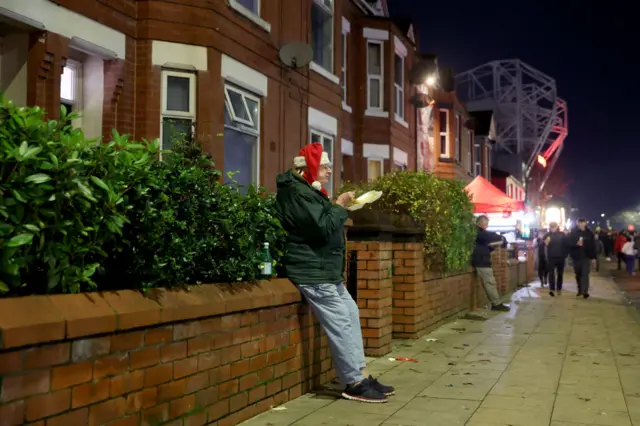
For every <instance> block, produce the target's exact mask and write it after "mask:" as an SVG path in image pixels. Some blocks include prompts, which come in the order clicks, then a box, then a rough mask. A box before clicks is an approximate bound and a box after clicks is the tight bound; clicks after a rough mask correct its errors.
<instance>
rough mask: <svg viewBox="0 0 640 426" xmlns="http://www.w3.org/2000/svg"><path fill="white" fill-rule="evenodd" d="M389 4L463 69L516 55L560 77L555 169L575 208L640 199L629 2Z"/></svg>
mask: <svg viewBox="0 0 640 426" xmlns="http://www.w3.org/2000/svg"><path fill="white" fill-rule="evenodd" d="M388 2H389V7H390V9H391V13H392V16H399V17H413V18H412V19H413V22H414V26H415V29H416V32H417V33H418V37H419V40H420V41H419V44H420V50H421V51H422V52H423V53H435V54H437V55H438V63H439V64H440V65H441V66H451V67H453V68H454V70H455V72H456V73H458V72H462V71H466V70H468V69H471V68H474V67H476V66H478V65H481V64H484V63H486V62H489V61H492V60H498V59H516V58H518V59H521V60H522V61H524V62H526V63H528V64H529V65H531V66H532V67H534V68H537V69H538V70H540V71H542V72H544V73H545V74H547V75H549V76H551V77H554V78H555V79H556V86H557V88H558V94H559V96H560V97H562V98H563V99H565V100H566V101H567V104H568V122H569V136H568V138H567V139H566V140H565V147H564V151H563V152H562V155H561V159H560V160H559V162H558V164H557V166H556V169H561V171H560V173H563V174H565V175H566V176H567V178H568V179H569V180H570V181H571V186H570V188H571V189H570V194H569V195H570V196H571V199H572V201H573V204H574V207H578V208H579V214H580V215H581V216H585V217H587V218H588V219H594V220H596V219H600V217H599V216H600V213H603V212H604V213H606V214H607V215H609V214H612V213H615V212H616V211H618V210H621V209H623V208H625V207H629V206H638V205H640V179H638V177H639V176H640V167H638V161H640V141H639V140H638V135H639V134H640V131H639V130H637V129H635V126H636V125H640V115H639V114H638V112H637V111H636V108H637V107H638V104H639V103H640V102H639V101H640V58H639V57H638V52H639V51H640V46H639V44H640V27H639V26H638V25H637V16H634V15H635V14H634V13H633V12H632V10H631V9H630V7H629V4H630V3H627V4H626V5H625V4H624V3H623V2H622V1H618V0H617V1H608V2H606V3H598V2H592V3H590V2H578V1H572V0H561V1H556V2H545V1H535V0H532V1H528V2H520V1H513V0H512V1H504V0H499V1H491V2H489V1H468V0H461V1H440V2H431V1H425V0H388ZM587 4H590V5H591V6H590V7H588V6H586V5H587Z"/></svg>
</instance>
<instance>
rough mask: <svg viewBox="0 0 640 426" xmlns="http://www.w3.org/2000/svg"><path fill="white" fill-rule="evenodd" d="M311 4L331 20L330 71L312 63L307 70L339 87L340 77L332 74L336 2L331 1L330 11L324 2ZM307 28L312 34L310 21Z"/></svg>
mask: <svg viewBox="0 0 640 426" xmlns="http://www.w3.org/2000/svg"><path fill="white" fill-rule="evenodd" d="M312 2H313V3H315V4H316V5H318V6H319V7H321V8H323V9H324V10H326V11H328V12H329V13H330V14H331V20H332V25H331V55H330V58H331V66H330V67H329V68H330V69H326V68H325V67H323V66H322V65H320V64H318V63H316V62H313V61H312V62H311V63H310V64H309V69H311V71H314V72H316V73H317V74H320V75H321V76H323V77H324V78H326V79H327V80H329V81H331V82H333V83H335V84H338V85H339V84H340V77H338V76H337V75H335V74H334V70H335V67H336V64H335V62H336V61H335V52H336V40H335V38H336V36H335V28H336V13H335V11H336V2H335V0H331V9H329V8H328V7H327V5H326V4H325V3H324V2H325V0H312ZM309 13H311V10H309ZM309 16H310V15H309ZM309 27H310V29H311V31H312V32H313V27H312V25H311V21H310V24H309Z"/></svg>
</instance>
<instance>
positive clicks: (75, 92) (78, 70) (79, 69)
mask: <svg viewBox="0 0 640 426" xmlns="http://www.w3.org/2000/svg"><path fill="white" fill-rule="evenodd" d="M64 68H68V69H69V70H71V71H73V76H72V81H71V97H72V98H73V99H66V98H63V97H62V94H61V95H60V103H66V104H71V105H72V106H73V108H72V112H74V113H76V114H79V117H78V118H76V119H74V120H72V122H71V125H72V126H73V127H75V128H82V109H83V107H84V105H83V98H84V94H83V86H84V84H83V82H84V75H83V64H82V63H81V62H78V61H74V60H73V59H67V62H66V64H65V66H64ZM63 72H64V70H63ZM101 89H102V88H100V90H101ZM67 113H69V111H67Z"/></svg>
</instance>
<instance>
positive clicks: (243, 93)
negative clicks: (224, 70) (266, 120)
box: [224, 83, 260, 132]
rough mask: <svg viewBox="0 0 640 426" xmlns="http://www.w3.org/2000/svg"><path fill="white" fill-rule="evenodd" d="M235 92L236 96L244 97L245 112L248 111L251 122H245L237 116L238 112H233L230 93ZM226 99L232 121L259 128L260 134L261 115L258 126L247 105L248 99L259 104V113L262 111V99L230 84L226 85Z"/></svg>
mask: <svg viewBox="0 0 640 426" xmlns="http://www.w3.org/2000/svg"><path fill="white" fill-rule="evenodd" d="M230 91H231V92H235V93H236V94H238V95H240V96H241V97H242V104H243V106H244V108H245V110H246V111H247V116H248V117H249V120H245V119H244V118H240V117H238V116H236V112H235V111H234V110H233V104H232V103H231V97H230V96H229V92H230ZM224 99H225V102H227V103H228V105H229V117H230V118H231V120H233V121H237V122H238V123H242V124H244V125H246V126H250V127H252V128H257V129H258V132H260V114H258V124H257V125H256V124H255V123H254V122H253V117H251V112H250V111H249V105H247V99H250V100H252V101H254V102H257V103H258V111H259V110H260V98H259V97H257V96H256V95H255V94H253V93H251V92H249V91H247V90H243V89H242V88H240V87H238V86H234V85H231V84H229V83H225V84H224Z"/></svg>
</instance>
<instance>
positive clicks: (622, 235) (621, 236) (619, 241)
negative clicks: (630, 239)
mask: <svg viewBox="0 0 640 426" xmlns="http://www.w3.org/2000/svg"><path fill="white" fill-rule="evenodd" d="M626 242H627V236H626V231H624V230H622V231H620V232H619V233H618V236H617V237H616V240H615V243H614V244H613V252H614V253H615V255H616V257H617V258H618V271H620V270H621V269H622V264H623V263H624V262H625V259H624V254H623V253H622V246H624V243H626Z"/></svg>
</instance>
